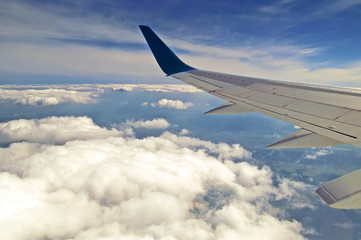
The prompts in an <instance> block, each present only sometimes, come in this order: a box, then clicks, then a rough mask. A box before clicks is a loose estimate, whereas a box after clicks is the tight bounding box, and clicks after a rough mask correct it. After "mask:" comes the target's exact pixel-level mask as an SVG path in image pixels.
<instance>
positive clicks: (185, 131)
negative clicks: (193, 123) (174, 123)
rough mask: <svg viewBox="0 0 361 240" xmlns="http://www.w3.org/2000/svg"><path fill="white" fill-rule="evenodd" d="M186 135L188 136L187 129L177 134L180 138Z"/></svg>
mask: <svg viewBox="0 0 361 240" xmlns="http://www.w3.org/2000/svg"><path fill="white" fill-rule="evenodd" d="M188 134H189V130H188V129H185V128H183V129H182V130H181V131H180V132H179V135H181V136H184V135H188Z"/></svg>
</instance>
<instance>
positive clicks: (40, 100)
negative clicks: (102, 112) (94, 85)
mask: <svg viewBox="0 0 361 240" xmlns="http://www.w3.org/2000/svg"><path fill="white" fill-rule="evenodd" d="M98 96H99V91H96V90H93V91H74V90H67V89H52V88H49V89H4V88H0V101H10V102H13V103H15V104H22V105H38V106H48V105H57V104H59V103H63V102H74V103H93V102H95V101H96V98H97V97H98Z"/></svg>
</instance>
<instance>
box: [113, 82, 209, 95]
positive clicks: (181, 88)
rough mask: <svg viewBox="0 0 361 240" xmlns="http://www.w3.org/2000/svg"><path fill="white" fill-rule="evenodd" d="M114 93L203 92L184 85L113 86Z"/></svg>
mask: <svg viewBox="0 0 361 240" xmlns="http://www.w3.org/2000/svg"><path fill="white" fill-rule="evenodd" d="M112 88H113V90H114V91H126V92H133V91H137V92H163V93H177V92H178V93H198V92H203V91H202V90H199V89H197V88H195V87H193V86H191V85H184V84H113V85H112Z"/></svg>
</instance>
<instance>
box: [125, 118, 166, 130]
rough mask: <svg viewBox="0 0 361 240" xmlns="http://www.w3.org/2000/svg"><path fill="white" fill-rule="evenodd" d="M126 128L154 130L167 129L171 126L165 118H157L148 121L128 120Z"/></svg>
mask: <svg viewBox="0 0 361 240" xmlns="http://www.w3.org/2000/svg"><path fill="white" fill-rule="evenodd" d="M125 125H126V126H130V127H133V128H149V129H150V128H152V129H166V128H168V127H169V126H170V124H169V122H168V121H167V120H165V119H164V118H155V119H153V120H146V121H131V120H127V121H126V122H125Z"/></svg>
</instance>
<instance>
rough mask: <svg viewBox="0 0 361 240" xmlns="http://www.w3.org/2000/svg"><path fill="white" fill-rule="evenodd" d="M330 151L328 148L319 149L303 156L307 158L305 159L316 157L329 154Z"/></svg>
mask: <svg viewBox="0 0 361 240" xmlns="http://www.w3.org/2000/svg"><path fill="white" fill-rule="evenodd" d="M332 153H333V151H332V150H330V149H321V150H319V151H316V152H312V153H309V154H307V155H306V156H305V158H307V159H317V158H318V157H321V156H326V155H330V154H332Z"/></svg>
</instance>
